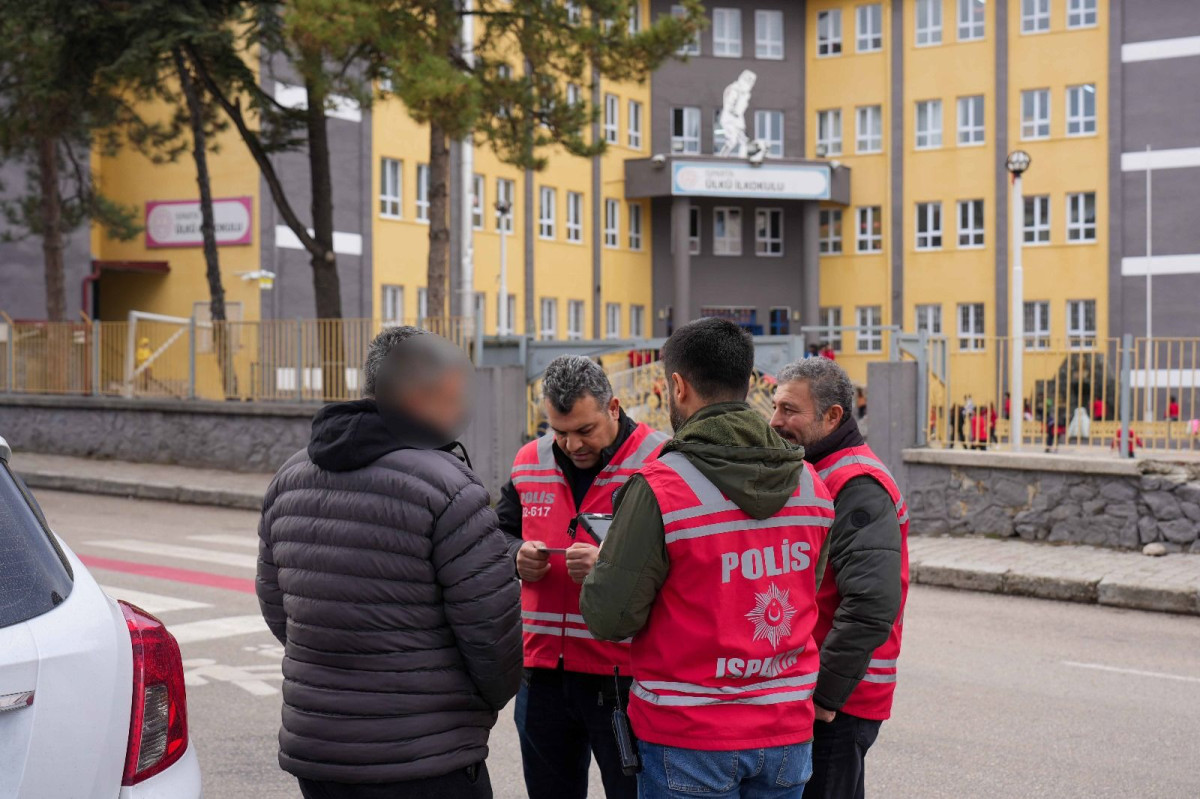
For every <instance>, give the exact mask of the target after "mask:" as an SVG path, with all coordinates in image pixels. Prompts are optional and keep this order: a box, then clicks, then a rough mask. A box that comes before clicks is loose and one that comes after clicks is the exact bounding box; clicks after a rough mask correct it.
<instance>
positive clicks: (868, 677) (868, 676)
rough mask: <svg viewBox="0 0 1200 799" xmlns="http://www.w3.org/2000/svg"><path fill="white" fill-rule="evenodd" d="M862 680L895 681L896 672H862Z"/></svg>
mask: <svg viewBox="0 0 1200 799" xmlns="http://www.w3.org/2000/svg"><path fill="white" fill-rule="evenodd" d="M862 681H863V682H895V681H896V674H895V672H893V673H892V674H864V675H863V678H862Z"/></svg>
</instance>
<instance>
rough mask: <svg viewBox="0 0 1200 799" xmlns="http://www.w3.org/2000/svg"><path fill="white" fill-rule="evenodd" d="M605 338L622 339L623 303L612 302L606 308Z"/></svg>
mask: <svg viewBox="0 0 1200 799" xmlns="http://www.w3.org/2000/svg"><path fill="white" fill-rule="evenodd" d="M604 337H605V338H620V337H621V303H619V302H610V303H608V304H607V305H605V306H604Z"/></svg>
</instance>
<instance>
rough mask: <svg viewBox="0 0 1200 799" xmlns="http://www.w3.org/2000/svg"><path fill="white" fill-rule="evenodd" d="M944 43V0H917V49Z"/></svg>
mask: <svg viewBox="0 0 1200 799" xmlns="http://www.w3.org/2000/svg"><path fill="white" fill-rule="evenodd" d="M941 43H942V0H917V47H921V46H922V45H928V44H941Z"/></svg>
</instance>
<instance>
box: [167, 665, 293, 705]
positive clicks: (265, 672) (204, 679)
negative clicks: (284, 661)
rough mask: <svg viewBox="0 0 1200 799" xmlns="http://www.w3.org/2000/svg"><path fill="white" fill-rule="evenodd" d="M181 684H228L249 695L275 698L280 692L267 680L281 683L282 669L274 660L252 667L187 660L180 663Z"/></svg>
mask: <svg viewBox="0 0 1200 799" xmlns="http://www.w3.org/2000/svg"><path fill="white" fill-rule="evenodd" d="M183 669H184V672H183V684H184V685H186V686H187V687H188V688H193V687H196V686H201V685H209V684H210V683H221V682H223V683H229V684H230V685H233V686H236V687H238V688H241V689H242V690H243V691H245V692H246V693H248V694H250V695H252V696H274V695H275V694H277V693H279V689H278V688H276V687H275V686H274V685H271V684H270V683H269V682H267V681H268V680H270V681H272V682H273V681H275V680H279V681H282V680H283V669H282V667H281V665H280V662H279V661H278V660H277V661H276V662H274V663H261V664H255V665H252V666H232V665H225V664H223V663H218V662H217V661H215V660H212V659H211V658H189V659H188V660H185V661H183Z"/></svg>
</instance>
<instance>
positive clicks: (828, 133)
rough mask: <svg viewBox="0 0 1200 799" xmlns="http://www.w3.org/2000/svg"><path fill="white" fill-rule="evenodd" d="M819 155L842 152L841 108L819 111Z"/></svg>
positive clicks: (839, 153)
mask: <svg viewBox="0 0 1200 799" xmlns="http://www.w3.org/2000/svg"><path fill="white" fill-rule="evenodd" d="M817 147H818V148H821V147H824V148H825V151H824V152H823V153H822V152H820V150H819V149H818V152H817V157H818V158H819V157H821V156H822V155H841V154H842V112H841V110H840V109H837V108H835V109H833V110H830V111H818V112H817Z"/></svg>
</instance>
